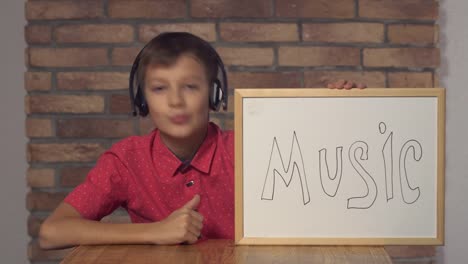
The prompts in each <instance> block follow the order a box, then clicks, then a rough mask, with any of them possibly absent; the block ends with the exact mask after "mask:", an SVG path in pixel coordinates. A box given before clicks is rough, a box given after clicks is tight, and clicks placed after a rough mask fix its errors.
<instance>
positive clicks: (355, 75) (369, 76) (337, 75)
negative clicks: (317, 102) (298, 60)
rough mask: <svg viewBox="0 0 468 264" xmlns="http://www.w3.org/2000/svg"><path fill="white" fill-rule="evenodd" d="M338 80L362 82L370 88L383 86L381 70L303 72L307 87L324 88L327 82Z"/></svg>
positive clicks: (383, 76)
mask: <svg viewBox="0 0 468 264" xmlns="http://www.w3.org/2000/svg"><path fill="white" fill-rule="evenodd" d="M339 80H349V81H354V82H356V83H363V84H366V85H367V87H372V88H380V87H385V73H383V72H351V71H308V72H305V73H304V86H305V87H308V88H326V87H327V84H329V83H333V82H337V81H339Z"/></svg>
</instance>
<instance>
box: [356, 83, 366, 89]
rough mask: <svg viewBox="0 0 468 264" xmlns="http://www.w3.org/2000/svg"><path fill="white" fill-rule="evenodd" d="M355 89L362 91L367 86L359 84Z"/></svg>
mask: <svg viewBox="0 0 468 264" xmlns="http://www.w3.org/2000/svg"><path fill="white" fill-rule="evenodd" d="M357 87H358V88H359V89H364V88H367V85H365V84H363V83H359V84H358V85H357Z"/></svg>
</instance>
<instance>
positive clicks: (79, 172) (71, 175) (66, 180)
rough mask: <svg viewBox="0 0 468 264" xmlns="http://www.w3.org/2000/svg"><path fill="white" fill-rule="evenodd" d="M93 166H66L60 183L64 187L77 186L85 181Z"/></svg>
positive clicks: (62, 171)
mask: <svg viewBox="0 0 468 264" xmlns="http://www.w3.org/2000/svg"><path fill="white" fill-rule="evenodd" d="M90 170H91V167H65V168H63V169H62V170H61V173H60V174H61V175H60V185H61V186H63V187H76V186H77V185H78V184H80V183H82V182H84V180H85V178H86V176H87V175H88V173H89V171H90Z"/></svg>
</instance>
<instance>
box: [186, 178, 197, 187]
mask: <svg viewBox="0 0 468 264" xmlns="http://www.w3.org/2000/svg"><path fill="white" fill-rule="evenodd" d="M194 184H195V182H194V181H193V180H192V181H189V182H187V183H186V184H185V186H187V187H190V186H192V185H194Z"/></svg>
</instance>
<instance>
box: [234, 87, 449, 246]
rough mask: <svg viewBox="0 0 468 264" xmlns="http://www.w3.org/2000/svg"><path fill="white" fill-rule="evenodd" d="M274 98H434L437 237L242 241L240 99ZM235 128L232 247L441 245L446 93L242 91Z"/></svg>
mask: <svg viewBox="0 0 468 264" xmlns="http://www.w3.org/2000/svg"><path fill="white" fill-rule="evenodd" d="M277 97H288V98H291V97H437V151H438V153H437V209H436V210H437V219H436V220H437V224H436V226H437V232H436V234H437V236H436V237H433V238H322V237H321V238H313V237H310V238H296V237H289V238H283V237H282V238H270V237H244V223H243V219H244V213H243V208H244V201H243V145H242V142H243V116H242V115H243V99H244V98H277ZM234 127H235V161H236V162H235V243H236V245H443V244H444V205H445V204H444V203H445V199H444V197H445V181H444V178H445V89H444V88H385V89H382V88H374V89H373V88H367V89H352V90H337V89H317V88H274V89H255V88H244V89H236V90H235V91H234Z"/></svg>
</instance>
